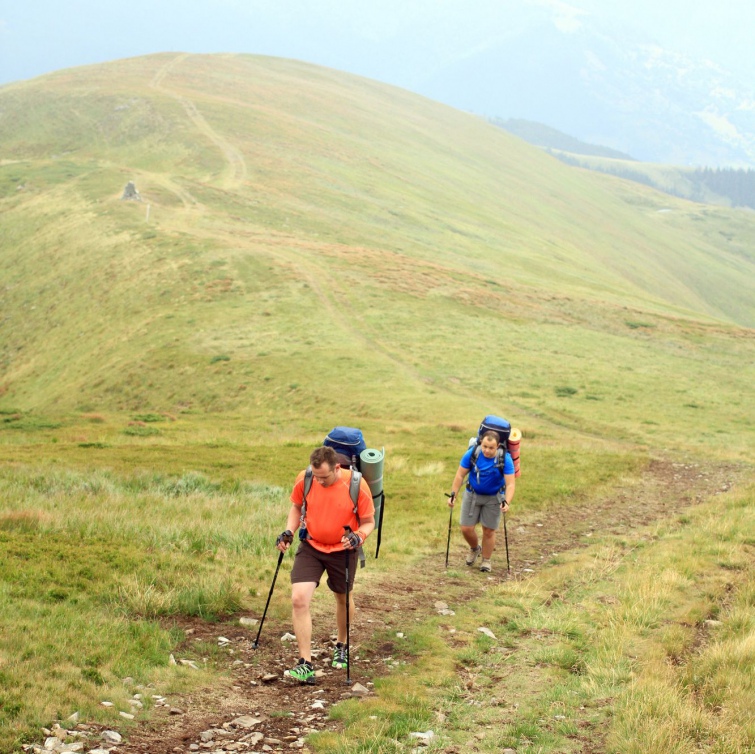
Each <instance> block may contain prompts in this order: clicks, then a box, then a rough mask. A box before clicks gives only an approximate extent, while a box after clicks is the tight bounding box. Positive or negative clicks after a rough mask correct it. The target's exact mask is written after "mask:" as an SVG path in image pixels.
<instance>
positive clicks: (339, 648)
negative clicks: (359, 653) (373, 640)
mask: <svg viewBox="0 0 755 754" xmlns="http://www.w3.org/2000/svg"><path fill="white" fill-rule="evenodd" d="M348 664H349V650H348V649H346V645H345V644H341V642H340V641H339V642H338V643H337V644H336V646H335V649H334V650H333V667H334V668H338V669H339V670H340V669H342V668H345V667H346V666H347V665H348Z"/></svg>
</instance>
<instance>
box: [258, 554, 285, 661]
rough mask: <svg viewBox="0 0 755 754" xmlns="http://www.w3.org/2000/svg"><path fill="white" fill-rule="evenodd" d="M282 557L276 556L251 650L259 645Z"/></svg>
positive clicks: (281, 555)
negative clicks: (268, 589)
mask: <svg viewBox="0 0 755 754" xmlns="http://www.w3.org/2000/svg"><path fill="white" fill-rule="evenodd" d="M283 555H284V553H283V552H281V554H280V555H278V565H277V567H276V569H275V575H274V576H273V583H272V584H270V593H269V594H268V595H267V602H266V603H265V612H264V613H262V619H261V620H260V627H259V630H258V631H257V638H256V639H255V640H254V643H253V644H252V649H257V647H259V645H260V634H261V633H262V626H263V625H264V623H265V616H266V615H267V608H268V606H269V605H270V598H271V597H272V596H273V589H275V580H276V579H277V578H278V571H279V570H280V567H281V563H282V562H283Z"/></svg>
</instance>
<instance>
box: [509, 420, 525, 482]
mask: <svg viewBox="0 0 755 754" xmlns="http://www.w3.org/2000/svg"><path fill="white" fill-rule="evenodd" d="M521 441H522V433H521V431H520V430H518V429H517V428H516V427H512V428H511V434H510V435H509V455H510V456H511V460H512V461H513V462H514V476H520V475H521V473H522V472H521V471H520V470H519V443H520V442H521Z"/></svg>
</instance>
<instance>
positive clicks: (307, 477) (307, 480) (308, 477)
mask: <svg viewBox="0 0 755 754" xmlns="http://www.w3.org/2000/svg"><path fill="white" fill-rule="evenodd" d="M313 478H314V474H313V473H312V467H311V466H307V469H306V471H305V472H304V494H303V496H302V497H303V498H304V499H303V500H302V504H301V516H300V517H299V522H300V525H301V526H302V527H303V526H304V525H305V519H306V516H307V495H309V491H310V490H311V489H312V479H313Z"/></svg>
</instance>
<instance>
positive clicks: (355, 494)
mask: <svg viewBox="0 0 755 754" xmlns="http://www.w3.org/2000/svg"><path fill="white" fill-rule="evenodd" d="M361 482H362V472H361V471H357V470H356V469H355V468H354V467H353V466H352V468H351V480H350V481H349V495H350V496H351V502H352V503H353V505H354V515H355V516H356V519H357V526H359V525H360V524H361V521H360V520H359V485H360V484H361ZM357 557H358V558H359V567H360V568H364V565H365V560H366V558H365V555H364V548H363V547H361V545H360V547H359V548H358V549H357Z"/></svg>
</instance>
